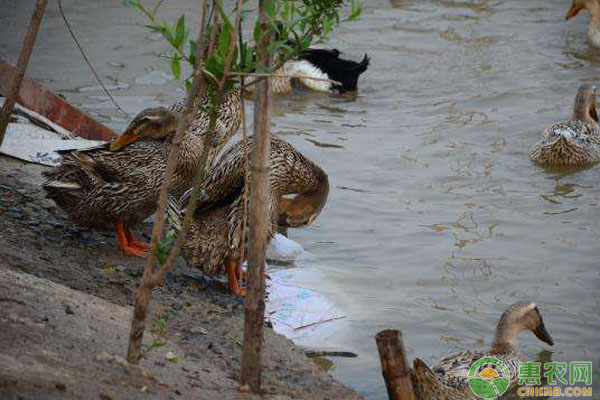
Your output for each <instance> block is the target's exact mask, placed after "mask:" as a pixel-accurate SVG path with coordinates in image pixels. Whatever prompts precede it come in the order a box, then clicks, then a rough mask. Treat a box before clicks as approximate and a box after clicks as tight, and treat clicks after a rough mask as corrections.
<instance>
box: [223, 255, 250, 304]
mask: <svg viewBox="0 0 600 400" xmlns="http://www.w3.org/2000/svg"><path fill="white" fill-rule="evenodd" d="M238 264H239V263H237V262H235V261H234V260H231V259H230V260H227V282H228V285H229V291H230V292H231V293H233V294H235V295H236V296H246V289H242V288H241V287H240V283H239V281H238V277H237V274H238Z"/></svg>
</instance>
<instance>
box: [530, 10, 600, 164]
mask: <svg viewBox="0 0 600 400" xmlns="http://www.w3.org/2000/svg"><path fill="white" fill-rule="evenodd" d="M594 1H596V0H594ZM530 156H531V160H532V161H533V162H534V163H536V164H538V165H541V166H545V167H569V168H580V167H585V166H588V165H592V164H595V163H597V162H599V161H600V125H599V124H598V114H597V113H596V87H595V86H593V85H590V84H584V85H581V87H579V90H578V91H577V94H576V95H575V104H574V106H573V112H572V113H571V116H570V117H569V119H568V120H567V121H564V122H557V123H555V124H552V125H550V126H549V127H548V128H546V129H545V130H544V132H542V139H541V140H540V141H539V142H538V143H536V144H535V145H534V146H533V147H532V148H531V152H530Z"/></svg>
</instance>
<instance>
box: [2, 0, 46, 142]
mask: <svg viewBox="0 0 600 400" xmlns="http://www.w3.org/2000/svg"><path fill="white" fill-rule="evenodd" d="M46 4H48V0H37V1H36V3H35V9H34V10H33V15H32V16H31V21H30V22H29V29H28V30H27V34H26V35H25V39H24V40H23V47H22V48H21V54H20V55H19V61H18V62H17V75H16V76H15V80H14V81H13V85H12V88H11V90H10V92H9V93H8V95H7V96H6V101H5V102H4V106H3V107H2V111H1V112H0V146H2V141H3V140H4V134H5V133H6V127H7V126H8V122H9V121H10V116H11V115H12V112H13V108H15V103H16V102H17V97H18V96H19V89H20V88H21V81H23V77H24V76H25V70H26V69H27V65H28V64H29V58H31V52H32V51H33V45H34V44H35V39H36V37H37V34H38V31H39V30H40V24H41V22H42V17H43V16H44V11H45V10H46Z"/></svg>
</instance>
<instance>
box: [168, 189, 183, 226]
mask: <svg viewBox="0 0 600 400" xmlns="http://www.w3.org/2000/svg"><path fill="white" fill-rule="evenodd" d="M166 211H167V221H169V225H170V226H171V227H172V228H173V229H174V230H175V231H176V232H180V231H181V226H182V224H183V219H184V217H185V211H184V210H183V209H182V207H181V203H180V202H179V201H177V199H175V197H173V196H171V195H169V196H168V197H167V210H166Z"/></svg>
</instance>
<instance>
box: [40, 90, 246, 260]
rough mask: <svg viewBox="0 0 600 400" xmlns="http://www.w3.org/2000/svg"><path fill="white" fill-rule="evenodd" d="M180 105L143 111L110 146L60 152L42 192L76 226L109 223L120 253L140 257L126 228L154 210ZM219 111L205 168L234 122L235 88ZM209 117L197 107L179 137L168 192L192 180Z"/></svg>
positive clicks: (139, 246) (142, 251) (141, 246)
mask: <svg viewBox="0 0 600 400" xmlns="http://www.w3.org/2000/svg"><path fill="white" fill-rule="evenodd" d="M206 101H207V100H205V101H204V102H203V103H206ZM181 109H182V102H178V103H175V104H174V105H173V106H171V108H170V110H168V109H165V108H163V107H158V108H151V109H146V110H144V111H142V112H140V113H139V114H138V115H137V116H136V117H135V118H134V119H133V121H132V122H131V123H130V124H129V126H128V127H127V129H126V130H125V132H124V133H123V134H122V135H121V136H119V138H117V139H116V140H115V141H114V142H113V143H112V144H108V143H107V144H105V145H101V146H97V147H94V148H90V149H83V150H63V151H60V152H59V154H61V155H62V157H63V159H62V161H61V164H60V165H59V166H57V167H56V168H54V169H52V170H51V171H48V172H45V173H44V176H45V177H46V178H47V180H46V182H45V183H44V185H43V187H44V189H45V191H46V193H47V196H48V197H49V198H51V199H52V200H54V202H55V203H56V204H57V205H58V206H59V207H60V208H61V209H62V210H63V211H64V212H65V213H66V214H67V215H68V216H69V217H70V218H71V220H72V221H73V222H74V223H75V224H76V225H79V226H84V227H87V228H91V229H101V230H106V229H110V228H111V227H114V229H115V231H116V234H117V242H118V245H119V248H120V249H121V250H122V251H123V252H124V253H126V254H130V255H134V256H138V257H146V255H147V249H148V244H147V243H144V242H141V241H139V240H136V239H135V238H134V237H133V234H132V232H131V230H130V229H131V227H132V226H135V225H136V224H138V223H140V222H142V221H143V220H145V219H146V218H148V217H149V216H150V215H152V213H153V212H154V210H155V209H156V203H157V200H158V196H159V193H160V189H161V185H162V182H163V180H164V175H165V170H166V164H167V157H168V154H169V149H170V146H171V140H172V138H173V136H174V134H175V131H176V129H177V119H178V115H179V114H178V112H179V111H180V110H181ZM219 112H220V114H219V116H218V118H217V124H216V127H215V134H214V140H213V143H212V146H211V149H210V153H209V158H208V161H207V163H208V164H207V165H208V166H210V165H212V162H213V159H214V158H215V156H216V154H217V153H218V151H219V150H220V149H221V148H222V147H223V146H224V145H225V144H226V143H227V141H228V140H229V138H230V137H231V136H232V135H233V134H234V133H235V131H236V130H237V128H238V127H239V125H240V122H241V96H240V92H239V90H235V91H233V92H230V93H229V94H228V95H227V96H226V97H225V99H224V101H223V103H221V107H220V111H219ZM209 120H210V119H209V116H208V115H207V114H206V113H204V112H202V110H200V111H198V112H197V114H196V118H195V119H194V121H192V123H191V125H190V128H189V129H188V131H187V132H186V134H185V136H184V138H183V141H182V143H181V147H180V152H179V156H178V162H177V167H176V170H175V174H174V176H173V178H172V181H171V182H170V190H171V192H172V193H174V194H176V195H177V194H178V195H181V194H182V193H184V192H185V191H186V190H188V189H189V188H190V187H191V185H192V183H193V181H194V179H195V176H196V174H197V171H198V167H199V164H200V157H201V154H202V149H203V146H204V144H203V137H204V135H205V134H206V133H207V132H208V125H209Z"/></svg>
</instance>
